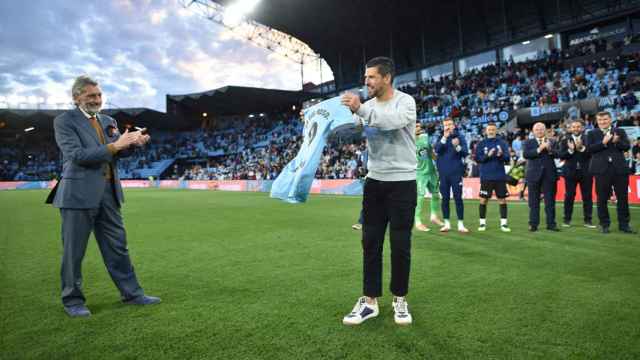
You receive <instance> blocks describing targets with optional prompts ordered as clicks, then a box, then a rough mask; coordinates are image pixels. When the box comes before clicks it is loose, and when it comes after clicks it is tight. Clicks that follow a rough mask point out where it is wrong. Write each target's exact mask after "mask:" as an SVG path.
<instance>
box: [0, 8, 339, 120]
mask: <svg viewBox="0 0 640 360" xmlns="http://www.w3.org/2000/svg"><path fill="white" fill-rule="evenodd" d="M0 49H2V50H1V51H0V108H1V107H7V106H9V107H18V106H19V107H22V108H25V107H29V108H33V107H35V105H30V104H27V103H42V102H43V101H46V102H50V103H53V104H57V103H60V104H61V103H69V102H70V101H71V95H70V88H71V84H72V82H73V78H74V77H75V76H77V75H80V74H88V75H90V76H92V77H94V78H96V79H97V80H98V81H99V82H100V83H101V86H102V89H103V93H104V94H105V96H106V101H107V104H106V106H105V107H149V108H153V109H156V110H160V111H164V110H165V95H166V94H167V93H169V94H184V93H191V92H198V91H205V90H211V89H215V88H218V87H221V86H226V85H240V86H256V87H266V88H275V89H292V90H297V89H299V88H300V66H299V65H298V64H295V63H293V62H291V61H290V60H287V59H285V58H284V57H282V56H280V55H276V54H273V53H271V52H269V51H267V50H264V49H260V48H258V47H255V46H253V45H252V44H250V43H247V42H244V41H242V40H240V39H238V38H237V37H236V36H234V35H233V33H231V32H230V31H229V30H227V29H225V28H223V27H222V26H219V25H217V24H215V23H213V22H211V21H209V20H207V19H205V18H203V17H201V16H200V15H199V14H198V13H196V12H194V11H192V10H189V9H185V8H183V7H182V5H181V4H180V3H179V2H178V1H177V0H153V1H150V0H105V1H71V0H47V1H44V0H29V1H17V0H16V1H13V0H3V1H0ZM322 76H323V80H324V81H327V80H328V79H329V78H331V75H330V73H329V71H328V70H327V69H326V68H325V69H324V70H323V74H322ZM319 80H320V74H319V66H318V64H317V63H316V64H310V65H308V66H306V67H305V82H307V81H313V82H315V83H319V82H320V81H319ZM41 106H42V105H41ZM43 107H49V108H51V107H53V108H55V107H58V105H44V106H43Z"/></svg>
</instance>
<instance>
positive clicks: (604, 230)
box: [600, 226, 609, 234]
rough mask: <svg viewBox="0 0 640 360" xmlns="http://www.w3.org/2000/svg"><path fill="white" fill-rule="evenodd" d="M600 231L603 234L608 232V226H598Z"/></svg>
mask: <svg viewBox="0 0 640 360" xmlns="http://www.w3.org/2000/svg"><path fill="white" fill-rule="evenodd" d="M600 232H601V233H603V234H608V233H609V227H608V226H603V227H602V228H600Z"/></svg>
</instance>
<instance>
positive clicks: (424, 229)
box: [416, 224, 431, 232]
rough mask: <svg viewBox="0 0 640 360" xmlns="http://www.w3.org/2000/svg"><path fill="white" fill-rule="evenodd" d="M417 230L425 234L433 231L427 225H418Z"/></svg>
mask: <svg viewBox="0 0 640 360" xmlns="http://www.w3.org/2000/svg"><path fill="white" fill-rule="evenodd" d="M416 230H418V231H424V232H429V231H431V229H429V228H428V227H427V226H426V225H425V224H416Z"/></svg>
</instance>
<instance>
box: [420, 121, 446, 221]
mask: <svg viewBox="0 0 640 360" xmlns="http://www.w3.org/2000/svg"><path fill="white" fill-rule="evenodd" d="M428 130H429V131H427V132H426V133H425V131H424V130H423V129H422V126H421V125H420V123H419V122H418V123H416V157H417V158H418V167H417V169H416V184H417V188H418V202H417V205H416V213H415V227H416V229H417V230H419V231H429V228H428V227H427V226H426V225H425V224H423V223H422V220H421V217H422V204H423V203H424V195H425V193H426V190H429V192H430V193H431V201H430V205H431V206H430V207H431V217H430V220H431V222H432V223H434V224H436V225H438V226H442V221H441V220H440V219H439V218H438V215H437V212H438V209H439V208H440V205H439V199H440V191H439V188H438V170H436V166H435V164H434V163H433V160H434V157H435V154H434V152H433V147H432V146H431V137H430V135H432V134H433V131H434V130H435V128H434V127H430V128H429V129H428Z"/></svg>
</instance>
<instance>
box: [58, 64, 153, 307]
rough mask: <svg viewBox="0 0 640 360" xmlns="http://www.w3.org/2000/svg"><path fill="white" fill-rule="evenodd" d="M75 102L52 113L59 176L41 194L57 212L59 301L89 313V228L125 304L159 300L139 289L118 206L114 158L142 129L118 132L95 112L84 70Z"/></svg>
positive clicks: (139, 140)
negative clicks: (84, 270)
mask: <svg viewBox="0 0 640 360" xmlns="http://www.w3.org/2000/svg"><path fill="white" fill-rule="evenodd" d="M72 95H73V100H74V103H75V104H76V108H75V109H74V110H71V111H67V112H65V113H64V114H62V115H60V116H58V117H56V119H55V120H54V131H55V138H56V143H57V144H58V147H59V148H60V151H61V153H62V160H63V165H62V174H61V175H62V176H61V178H60V181H59V182H58V184H57V185H56V187H55V188H54V190H53V191H52V192H51V194H50V195H49V198H48V199H47V202H48V203H51V202H52V203H53V206H55V207H57V208H59V209H60V215H61V217H62V245H63V255H62V269H61V277H62V304H63V306H64V309H65V311H66V312H67V314H68V315H69V316H71V317H81V316H89V315H91V312H90V311H89V309H88V308H87V307H86V306H85V296H84V294H83V292H82V274H81V266H82V259H83V258H84V254H85V251H86V248H87V242H88V240H89V235H90V234H91V232H93V233H94V235H95V238H96V240H97V243H98V247H99V248H100V252H101V253H102V258H103V260H104V263H105V265H106V266H107V270H108V271H109V275H111V279H112V280H113V282H114V283H115V284H116V286H117V287H118V290H119V291H120V294H121V298H122V301H123V302H124V303H126V304H136V305H148V304H154V303H158V302H160V299H159V298H157V297H152V296H147V295H145V294H144V292H143V290H142V288H141V287H140V284H139V283H138V280H137V278H136V275H135V272H134V270H133V265H132V264H131V260H130V258H129V251H128V249H127V239H126V232H125V229H124V225H123V222H122V215H121V214H120V206H121V205H122V203H123V202H124V197H123V194H122V187H121V185H120V179H119V177H118V168H117V159H118V157H120V156H123V155H125V154H126V150H127V149H128V148H129V147H130V146H132V145H136V146H142V145H144V144H145V143H147V142H148V141H149V135H143V134H142V131H134V132H129V131H128V130H127V131H126V132H125V133H123V134H122V135H121V134H120V133H119V132H118V126H117V124H116V121H115V120H114V119H112V118H111V117H109V116H106V115H102V114H99V113H98V112H99V111H100V108H101V107H102V93H101V90H100V87H98V83H97V82H96V81H95V80H93V79H91V78H89V77H88V76H80V77H78V78H76V80H75V82H74V84H73V88H72Z"/></svg>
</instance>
